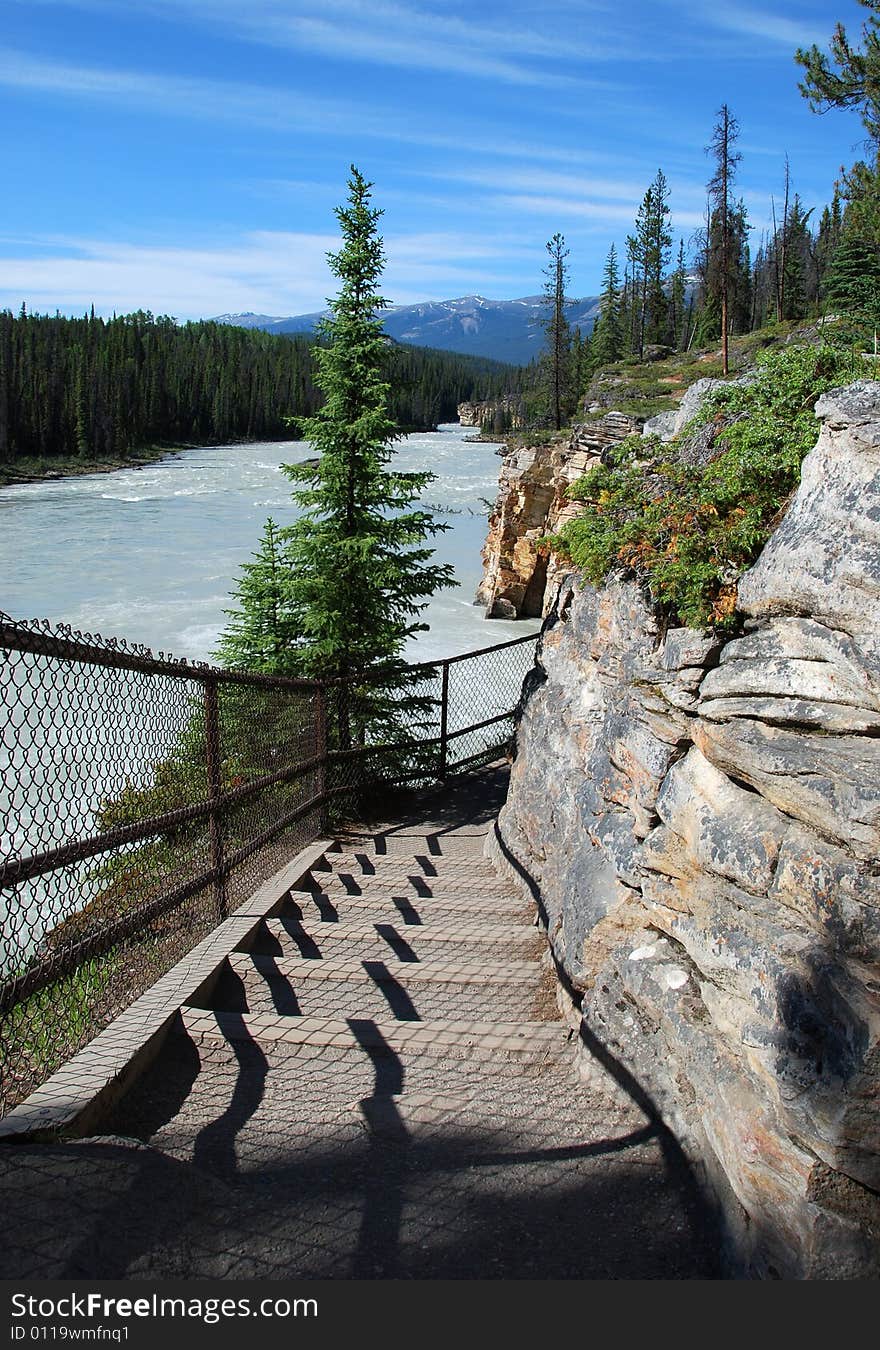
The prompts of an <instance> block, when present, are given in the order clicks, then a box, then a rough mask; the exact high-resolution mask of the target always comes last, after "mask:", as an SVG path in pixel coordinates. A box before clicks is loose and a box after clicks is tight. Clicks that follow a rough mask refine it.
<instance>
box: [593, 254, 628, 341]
mask: <svg viewBox="0 0 880 1350" xmlns="http://www.w3.org/2000/svg"><path fill="white" fill-rule="evenodd" d="M621 308H622V300H621V295H620V274H619V272H618V270H617V249H616V248H615V247H614V245H613V244H612V245H611V248H610V249H609V250H608V257H607V258H606V259H605V269H604V271H603V273H602V294H601V296H600V297H599V319H598V322H597V324H596V327H595V328H594V329H593V341H592V345H591V358H592V364H593V365H594V366H604V365H609V364H610V363H611V362H612V361H619V360H620V358H621V356H622V355H623V331H622V328H621Z"/></svg>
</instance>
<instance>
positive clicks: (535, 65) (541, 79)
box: [28, 0, 622, 87]
mask: <svg viewBox="0 0 880 1350" xmlns="http://www.w3.org/2000/svg"><path fill="white" fill-rule="evenodd" d="M28 2H29V3H31V2H32V0H28ZM40 2H42V3H47V2H48V3H55V4H58V3H60V4H66V5H68V6H70V7H72V8H75V9H80V10H91V11H97V12H105V13H109V14H112V13H113V12H114V10H118V0H40ZM127 8H128V9H129V10H137V11H139V12H140V13H142V14H152V15H155V16H158V17H160V18H165V19H171V20H174V21H176V22H178V23H179V22H181V21H183V22H187V21H189V22H196V23H199V24H201V25H203V26H208V27H212V28H215V29H217V28H219V29H226V30H229V31H231V32H232V33H233V34H234V35H235V36H236V37H238V38H242V39H245V40H247V41H251V42H255V43H261V44H267V45H271V46H273V47H276V48H277V47H287V48H289V49H291V50H295V51H302V52H319V53H321V54H323V55H329V56H333V57H337V58H341V59H343V60H351V61H357V62H359V63H366V64H373V65H380V66H397V67H403V68H405V69H407V70H439V71H443V72H447V73H449V74H451V75H461V74H465V75H475V76H479V77H481V78H483V79H488V80H495V81H499V82H502V83H507V84H512V85H536V86H537V85H541V86H545V87H553V86H558V87H564V86H565V85H572V84H578V85H581V86H583V85H592V86H595V87H606V85H605V83H604V82H603V81H597V80H594V79H591V78H590V72H589V71H587V70H584V69H583V67H584V63H586V62H596V63H600V64H608V63H609V62H610V61H612V60H614V59H615V58H616V57H619V56H620V55H622V51H621V47H620V43H619V41H618V39H617V38H616V37H615V33H614V28H613V27H611V28H608V27H605V26H603V27H602V28H601V29H600V28H599V27H597V18H596V16H597V15H599V14H602V13H603V12H605V6H604V5H601V4H598V5H591V4H589V3H587V0H584V2H583V3H582V4H581V5H580V7H579V11H578V13H577V16H576V19H577V22H578V24H580V25H583V24H585V21H587V20H589V37H588V38H587V37H585V36H583V35H580V36H578V37H575V36H574V33H573V31H572V26H571V24H572V21H571V19H569V27H567V29H566V32H565V34H564V35H560V36H556V35H555V33H554V32H552V31H551V30H550V29H549V27H548V25H547V24H546V23H535V22H527V23H525V24H522V23H520V24H519V25H517V24H516V23H514V22H512V21H511V19H510V17H509V16H508V15H504V16H503V18H502V19H500V20H499V21H497V22H494V23H493V22H487V21H485V20H482V21H481V20H480V19H479V18H477V17H475V15H474V13H473V10H472V8H471V7H470V6H468V5H462V6H461V7H460V9H461V12H460V13H454V12H450V8H449V6H448V5H444V4H441V5H439V6H438V5H434V6H433V7H432V6H431V5H430V3H427V4H423V5H421V6H417V5H413V4H407V3H401V2H399V0H398V2H395V0H375V3H373V2H372V0H370V2H369V3H364V2H363V0H248V3H244V4H242V3H238V0H236V2H235V3H230V0H128V4H127ZM560 62H565V63H569V64H576V65H577V66H578V67H579V69H577V71H576V73H575V72H569V73H565V72H562V71H560V70H559V68H558V67H559V63H560Z"/></svg>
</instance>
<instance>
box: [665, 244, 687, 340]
mask: <svg viewBox="0 0 880 1350" xmlns="http://www.w3.org/2000/svg"><path fill="white" fill-rule="evenodd" d="M686 299H687V268H686V266H685V256H684V240H683V239H680V240H679V241H678V261H677V262H676V265H675V272H674V273H673V276H672V288H671V291H670V307H669V314H670V324H669V339H670V341H669V345H670V346H671V347H674V348H675V350H676V351H682V350H683V349H684V348H685V347H686V346H687V340H688V333H687V328H688V323H687V313H686V308H685V306H686Z"/></svg>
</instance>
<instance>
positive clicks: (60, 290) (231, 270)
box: [0, 230, 524, 318]
mask: <svg viewBox="0 0 880 1350" xmlns="http://www.w3.org/2000/svg"><path fill="white" fill-rule="evenodd" d="M2 242H3V241H0V249H2ZM385 244H386V251H387V255H388V263H387V267H386V269H385V274H384V277H383V290H384V293H385V295H386V296H387V298H388V299H389V300H390V301H391V302H392V303H394V304H411V303H414V302H416V301H418V300H430V299H445V298H448V296H449V291H450V288H459V289H460V293H462V294H465V293H468V292H470V291H475V290H482V291H485V290H486V289H489V288H491V287H493V286H494V287H495V288H496V289H498V291H499V293H500V294H504V293H505V291H506V290H507V289H508V288H509V287H510V286H511V285H514V284H515V283H514V276H515V270H514V268H513V266H512V264H513V262H514V260H515V259H516V258H517V257H519V256H522V254H523V252H524V250H523V248H522V244H521V242H520V241H518V240H517V239H515V238H510V239H508V240H504V239H499V238H498V237H492V238H490V239H487V238H486V237H485V236H484V235H482V234H477V233H475V234H473V235H467V234H463V233H448V234H443V233H413V234H408V235H407V234H400V235H396V236H394V235H392V236H389V237H388V238H386V241H385ZM338 245H339V240H338V239H337V238H335V237H333V236H331V235H324V234H308V233H294V232H282V231H268V230H264V231H254V232H252V233H249V234H246V235H244V236H242V237H241V238H239V239H238V240H236V241H234V242H233V243H231V244H228V245H227V246H225V247H209V246H206V247H198V246H193V247H165V246H161V245H140V244H133V243H126V242H118V241H102V240H94V239H75V238H57V237H56V238H36V239H33V240H30V241H26V240H24V239H20V238H19V239H17V240H16V241H15V244H14V248H13V249H12V250H9V251H7V252H6V256H5V257H0V276H2V288H0V307H11V308H17V307H18V305H20V304H21V301H22V300H26V301H27V304H28V307H29V308H30V309H34V310H44V311H49V312H54V310H55V309H56V308H57V309H61V310H62V311H64V312H79V311H83V310H86V309H88V307H89V306H90V305H91V304H94V305H95V308H96V310H97V311H98V312H99V313H102V314H110V313H112V312H113V311H114V310H115V311H116V312H118V313H127V312H130V311H131V310H134V309H151V310H153V312H154V313H167V314H173V315H175V316H176V317H177V318H203V317H206V316H210V315H212V314H219V313H225V312H230V313H240V312H243V311H246V310H254V311H257V312H259V313H266V314H280V315H286V314H302V313H309V312H311V311H313V310H317V309H323V307H324V304H325V301H326V297H327V296H328V295H331V294H333V293H334V291H335V290H336V282H335V280H334V278H333V277H332V276H331V273H330V270H329V267H328V265H327V260H326V255H327V252H328V250H330V249H334V248H337V247H338ZM7 249H8V245H7ZM25 253H27V255H28V256H23V255H24V254H25Z"/></svg>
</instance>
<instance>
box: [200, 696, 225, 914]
mask: <svg viewBox="0 0 880 1350" xmlns="http://www.w3.org/2000/svg"><path fill="white" fill-rule="evenodd" d="M205 767H206V770H207V776H208V801H209V802H210V803H211V814H210V817H209V824H210V832H211V872H212V873H213V876H214V903H215V905H216V907H217V917H218V919H219V920H220V921H221V922H222V921H223V919H225V918H226V916H227V914H228V912H229V896H228V893H227V888H226V877H225V875H224V871H223V820H222V814H221V806H220V797H221V794H222V790H223V789H222V784H221V781H220V709H219V704H218V700H217V681H216V680H213V679H207V680H205Z"/></svg>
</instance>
